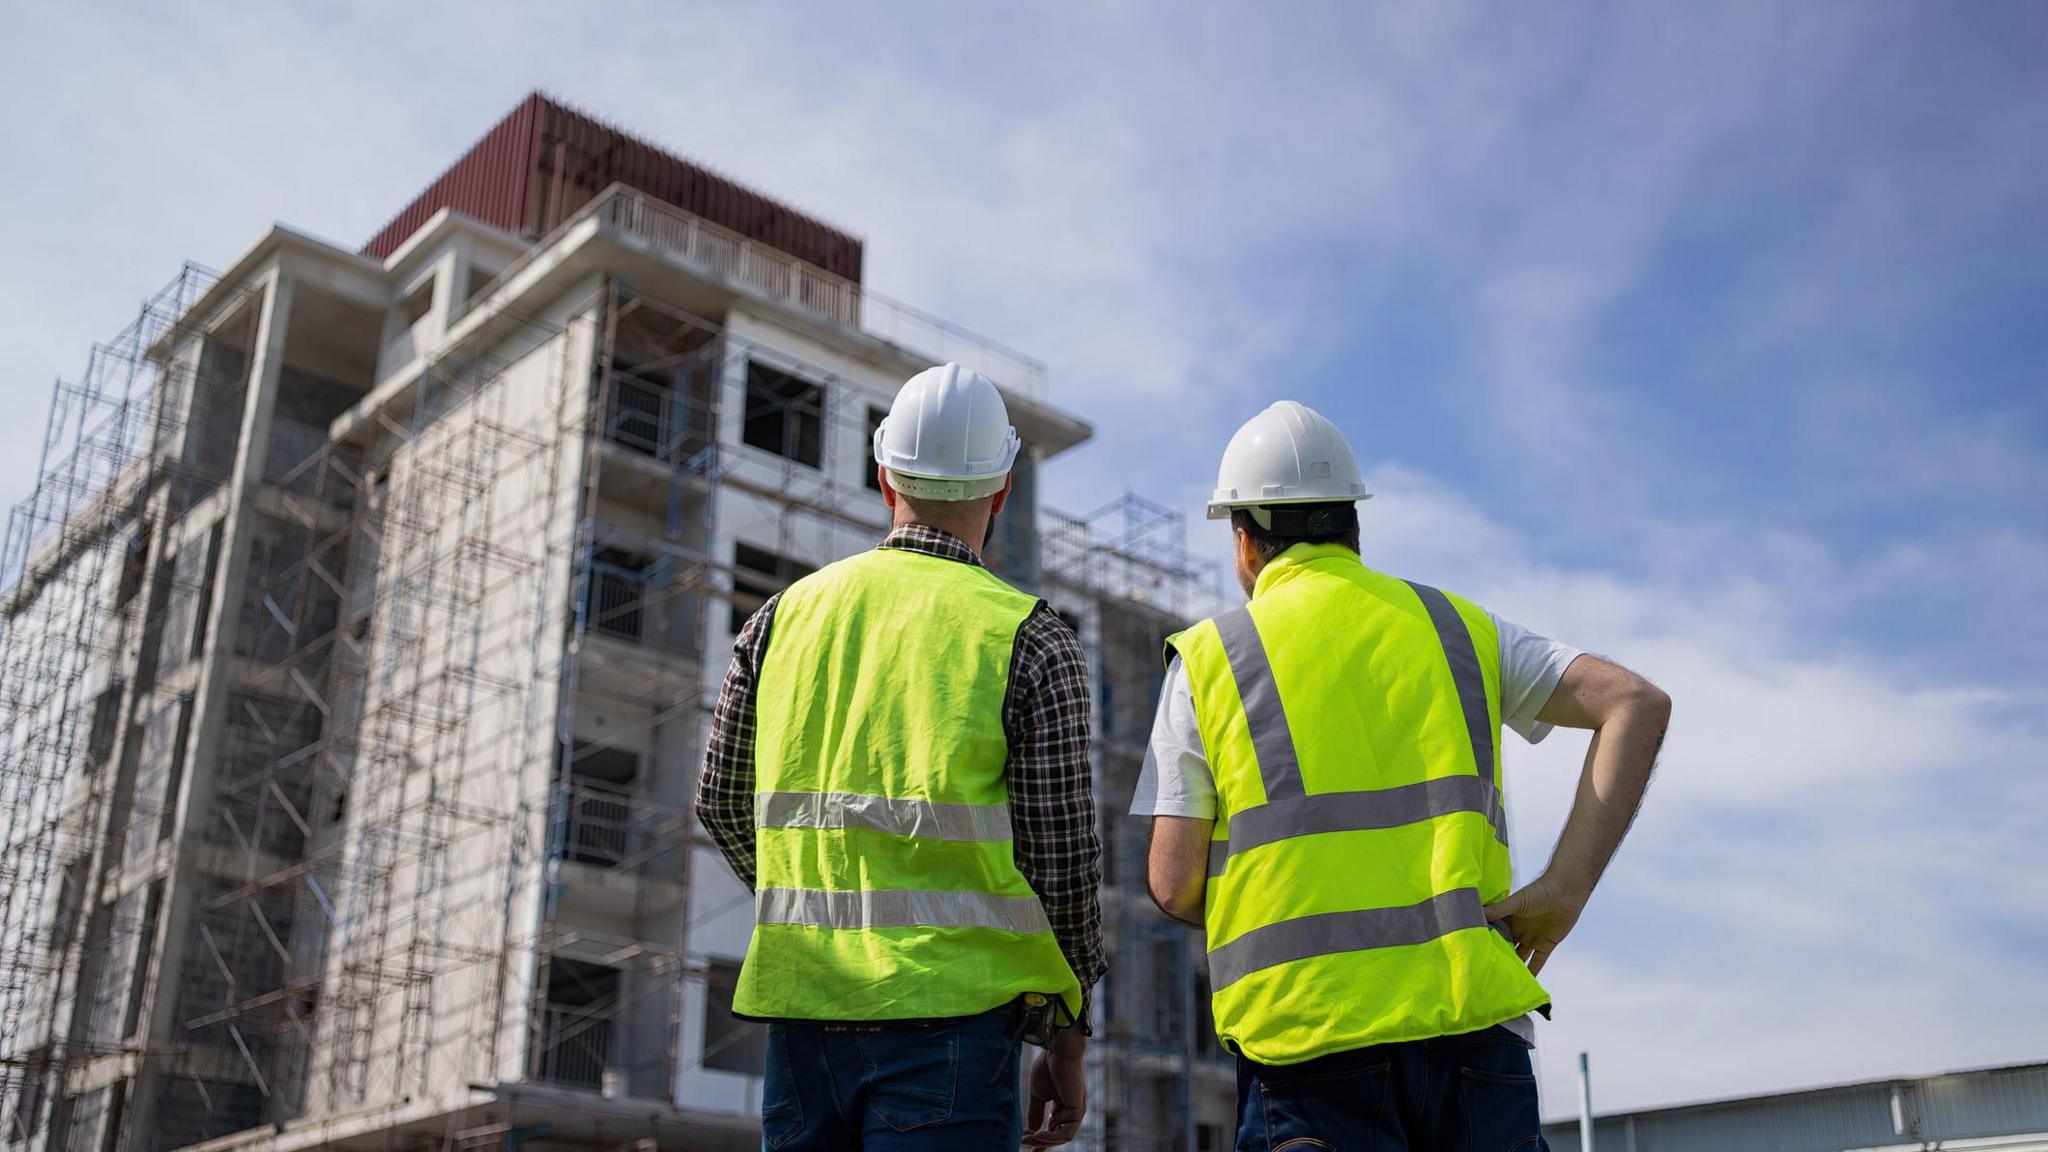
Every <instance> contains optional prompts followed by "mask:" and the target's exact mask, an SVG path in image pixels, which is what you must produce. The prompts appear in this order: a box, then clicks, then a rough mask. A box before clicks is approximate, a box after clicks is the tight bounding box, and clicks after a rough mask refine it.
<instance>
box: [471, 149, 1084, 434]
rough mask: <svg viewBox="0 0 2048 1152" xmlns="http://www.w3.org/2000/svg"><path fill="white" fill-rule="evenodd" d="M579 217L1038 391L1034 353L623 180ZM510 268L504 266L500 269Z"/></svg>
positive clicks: (1039, 367) (1041, 372)
mask: <svg viewBox="0 0 2048 1152" xmlns="http://www.w3.org/2000/svg"><path fill="white" fill-rule="evenodd" d="M587 216H595V217H596V218H597V219H598V220H599V221H601V222H602V223H603V225H604V226H605V227H607V228H609V229H612V230H614V231H617V232H622V233H625V234H627V235H630V236H634V237H637V238H638V239H640V240H643V241H645V242H646V243H648V244H650V245H652V246H653V247H656V248H659V249H661V250H662V251H663V252H665V253H667V254H669V255H671V256H674V257H677V258H679V259H680V260H682V261H683V262H684V263H687V264H690V265H693V266H694V267H696V268H699V269H701V270H703V271H705V272H707V273H710V274H712V275H715V276H718V277H721V278H724V279H726V280H730V281H733V282H734V283H737V284H742V285H744V286H746V287H748V288H751V289H753V290H754V291H756V292H759V293H761V294H762V295H764V296H767V297H768V298H769V299H771V300H777V301H780V302H782V303H786V304H792V305H795V306H796V307H798V308H801V309H803V310H804V311H806V312H809V313H811V314H812V315H814V316H817V317H819V318H821V319H824V320H829V321H832V322H834V323H837V324H841V325H844V326H846V327H848V328H853V329H856V330H858V331H862V332H865V333H867V334H868V335H871V336H874V337H877V338H879V339H882V340H886V341H888V342H889V343H891V344H895V345H897V346H899V347H901V348H904V349H906V350H909V351H911V352H913V353H915V354H916V355H918V356H919V357H922V358H925V359H929V360H932V361H934V362H939V361H956V362H958V363H960V364H962V365H964V366H966V367H968V368H973V369H975V370H976V371H979V372H983V373H986V374H987V375H988V376H989V377H990V378H991V379H993V380H995V381H996V383H998V384H1001V385H1003V386H1004V387H1006V388H1009V389H1011V390H1012V391H1014V392H1017V393H1018V394H1020V395H1023V396H1026V397H1029V398H1031V399H1033V400H1043V399H1044V398H1045V392H1046V385H1045V365H1044V364H1041V363H1039V362H1038V361H1037V360H1034V359H1032V358H1031V357H1029V356H1026V355H1024V354H1023V353H1021V352H1017V351H1014V350H1012V349H1009V348H1006V347H1004V346H1002V345H1001V344H998V343H996V342H995V341H993V340H990V339H988V338H986V337H983V336H977V335H975V334H974V333H972V332H969V331H967V330H966V329H964V328H960V327H958V326H957V325H954V324H949V323H947V322H946V321H944V320H941V319H939V318H938V317H936V316H934V315H932V314H931V313H929V312H926V311H923V310H922V309H919V308H913V307H911V306H910V305H908V304H904V303H902V302H900V301H897V300H892V299H890V298H889V297H887V296H884V295H883V294H881V293H879V292H876V291H874V290H872V289H869V288H865V287H862V286H861V285H859V284H857V283H855V282H853V281H851V280H848V279H846V278H845V277H843V276H837V275H834V274H833V273H830V272H827V271H825V270H824V269H823V268H819V267H817V266H816V265H812V264H806V263H804V262H803V261H801V260H798V259H797V258H796V257H794V256H791V255H789V254H788V253H786V252H783V251H780V250H779V249H776V248H773V247H770V246H768V245H765V244H760V243H756V242H755V241H753V240H749V239H747V238H746V237H744V236H742V235H740V234H739V233H737V232H733V231H730V230H729V229H725V228H721V227H719V226H718V225H716V224H713V223H712V222H711V221H709V220H706V219H704V218H703V217H701V216H697V215H694V214H692V213H689V212H685V211H683V210H682V209H680V208H677V207H675V206H673V205H670V204H665V203H663V202H662V201H660V200H656V199H654V198H653V197H651V196H647V195H645V194H644V193H641V192H640V191H638V190H636V189H633V188H629V187H627V186H626V185H623V184H614V185H612V186H611V188H609V189H607V190H606V191H605V192H604V194H602V195H600V196H599V197H598V198H597V199H595V200H593V201H591V202H590V203H589V204H588V205H585V206H584V208H583V209H582V210H581V211H579V212H577V213H576V215H575V216H573V217H571V218H570V219H569V220H568V221H567V222H565V223H564V224H563V225H562V227H563V228H564V229H567V228H570V227H572V226H574V225H576V224H578V223H580V222H581V221H582V220H583V219H584V218H585V217H587ZM538 247H539V248H545V247H546V244H545V243H543V244H541V245H539V246H538ZM517 268H518V265H514V267H513V268H510V269H507V270H506V275H508V276H509V275H511V274H512V273H513V272H514V271H516V270H517ZM503 279H504V277H500V280H503Z"/></svg>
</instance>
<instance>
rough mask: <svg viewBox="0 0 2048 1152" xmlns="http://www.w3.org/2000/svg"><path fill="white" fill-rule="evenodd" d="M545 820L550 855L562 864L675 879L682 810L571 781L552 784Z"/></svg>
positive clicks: (684, 827) (685, 819) (684, 820)
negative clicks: (550, 798) (552, 791)
mask: <svg viewBox="0 0 2048 1152" xmlns="http://www.w3.org/2000/svg"><path fill="white" fill-rule="evenodd" d="M548 816H549V820H550V823H551V825H552V831H551V832H550V844H551V852H552V853H553V854H556V855H559V856H561V857H563V858H564V859H568V860H573V861H575V862H577V863H579V864H589V865H591V866H593V867H597V868H603V869H608V870H614V871H619V872H622V873H632V874H634V875H640V876H653V877H660V876H671V877H672V876H675V875H678V874H679V868H680V863H679V861H678V857H679V855H680V854H681V852H682V845H683V842H684V840H685V838H686V834H687V832H688V829H689V816H688V813H687V811H686V810H684V809H681V808H672V807H669V806H667V805H663V804H657V803H654V802H653V801H649V800H640V799H635V798H634V797H632V796H630V795H628V794H626V793H625V792H622V791H619V790H618V789H616V788H613V787H610V786H607V785H605V784H601V783H592V782H589V781H587V780H583V779H577V778H573V777H572V778H571V779H570V780H569V781H566V782H558V783H557V784H556V785H555V791H554V798H553V801H552V803H551V804H550V806H549V813H548Z"/></svg>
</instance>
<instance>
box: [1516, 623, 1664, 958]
mask: <svg viewBox="0 0 2048 1152" xmlns="http://www.w3.org/2000/svg"><path fill="white" fill-rule="evenodd" d="M1537 719H1539V720H1541V721H1543V722H1544V723H1546V724H1557V725H1561V726H1563V727H1567V728H1590V729H1592V730H1593V739H1592V741H1591V743H1590V744H1588V746H1587V748H1586V766H1585V768H1584V769H1583V770H1582V771H1581V772H1580V773H1579V789H1578V794H1577V795H1576V796H1575V797H1574V798H1573V800H1572V810H1571V815H1570V816H1569V817H1567V818H1566V820H1565V824H1564V831H1563V833H1561V834H1560V835H1559V836H1558V839H1557V848H1556V850H1555V851H1553V852H1552V853H1551V856H1550V865H1549V867H1547V868H1545V869H1544V870H1543V875H1541V876H1538V877H1537V878H1536V879H1535V880H1533V881H1531V882H1530V883H1529V884H1528V885H1527V886H1526V887H1524V888H1522V889H1521V890H1519V891H1517V892H1515V893H1514V894H1513V895H1511V896H1509V897H1508V898H1507V899H1506V900H1503V901H1501V902H1500V903H1499V904H1495V905H1492V906H1490V907H1488V908H1487V910H1486V915H1487V918H1488V919H1489V920H1505V921H1507V927H1508V935H1509V936H1510V937H1512V938H1513V939H1514V941H1515V950H1516V951H1517V952H1518V953H1519V954H1520V955H1521V957H1522V959H1523V960H1524V961H1526V962H1527V963H1528V965H1529V971H1531V972H1540V971H1542V969H1543V964H1544V961H1545V960H1547V959H1548V958H1549V956H1550V953H1551V952H1553V951H1555V950H1556V948H1557V946H1558V944H1560V943H1562V942H1563V940H1564V938H1565V936H1566V934H1568V933H1569V932H1570V931H1571V930H1572V926H1573V925H1574V924H1576V923H1578V920H1579V914H1580V913H1581V912H1582V911H1584V910H1585V907H1586V901H1587V900H1588V899H1589V898H1591V896H1592V895H1593V888H1594V886H1595V885H1597V884H1598V883H1599V882H1600V876H1601V874H1602V873H1603V872H1605V871H1606V870H1607V862H1608V861H1609V860H1612V859H1613V858H1614V852H1615V850H1616V849H1617V848H1620V847H1621V841H1622V837H1624V836H1626V835H1627V834H1628V829H1629V825H1630V824H1631V823H1632V822H1634V820H1635V818H1636V811H1637V809H1638V808H1640V807H1641V806H1642V802H1643V792H1644V790H1645V789H1646V788H1648V787H1649V784H1650V771H1651V769H1652V768H1653V767H1655V765H1656V762H1657V750H1658V749H1659V748H1661V747H1662V746H1663V743H1664V729H1665V726H1666V725H1667V724H1669V723H1670V720H1671V697H1669V696H1666V695H1665V694H1664V693H1663V691H1662V690H1661V689H1659V688H1658V687H1657V686H1656V685H1654V684H1652V683H1650V682H1649V681H1648V680H1645V679H1643V678H1642V677H1640V676H1638V675H1636V674H1635V673H1633V672H1630V671H1629V670H1628V669H1626V668H1623V667H1621V666H1620V665H1617V664H1610V663H1608V662H1607V661H1605V660H1601V659H1599V658H1597V657H1594V656H1580V657H1578V658H1577V659H1575V660H1573V661H1572V663H1571V667H1569V668H1567V669H1565V673H1564V676H1563V677H1562V678H1560V679H1559V680H1558V682H1557V687H1556V689H1555V690H1553V691H1552V692H1551V694H1550V700H1549V701H1548V702H1547V703H1545V704H1544V706H1543V710H1542V711H1541V712H1539V713H1538V714H1537Z"/></svg>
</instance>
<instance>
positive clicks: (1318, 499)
mask: <svg viewBox="0 0 2048 1152" xmlns="http://www.w3.org/2000/svg"><path fill="white" fill-rule="evenodd" d="M1370 499H1372V493H1370V492H1358V493H1355V494H1353V495H1350V496H1285V497H1275V498H1271V499H1261V498H1258V497H1252V498H1249V499H1247V498H1245V497H1242V496H1227V495H1225V494H1224V493H1221V492H1218V493H1215V494H1214V495H1212V496H1210V497H1209V506H1208V512H1207V515H1206V516H1205V517H1204V518H1205V519H1209V520H1228V519H1230V514H1231V513H1232V512H1235V511H1236V510H1238V509H1239V508H1278V507H1281V506H1282V505H1285V504H1347V503H1348V504H1356V503H1358V502H1359V501H1361V500H1370Z"/></svg>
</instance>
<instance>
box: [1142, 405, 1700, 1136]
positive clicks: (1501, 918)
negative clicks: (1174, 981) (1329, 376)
mask: <svg viewBox="0 0 2048 1152" xmlns="http://www.w3.org/2000/svg"><path fill="white" fill-rule="evenodd" d="M1367 498H1368V496H1367V493H1366V490H1365V484H1364V481H1363V479H1362V477H1361V476H1360V474H1359V470H1358V463H1357V459H1356V457H1355V456H1354V455H1353V454H1352V451H1351V446H1350V444H1349V443H1348V442H1347V441H1346V440H1345V438H1344V434H1343V433H1342V432H1340V431H1339V430H1338V429H1337V427H1336V425H1334V424H1332V423H1331V422H1330V421H1329V420H1327V419H1325V418H1324V417H1323V416H1322V415H1320V414H1319V413H1317V412H1316V411H1314V410H1313V409H1311V408H1309V407H1307V406H1306V405H1303V404H1298V403H1295V402H1293V401H1281V402H1280V403H1278V404H1274V405H1273V406H1271V407H1270V408H1267V409H1266V410H1265V411H1264V412H1261V413H1259V414H1258V415H1257V416H1255V417H1253V418H1252V419H1251V420H1250V421H1249V422H1247V423H1246V424H1245V425H1244V426H1243V427H1242V428H1240V429H1239V430H1238V432H1237V434H1236V435H1235V436H1233V437H1232V438H1231V441H1230V444H1229V446H1228V447H1227V448H1225V449H1224V452H1223V463H1222V466H1221V468H1220V469H1219V470H1218V474H1217V479H1216V490H1215V494H1214V495H1213V496H1212V497H1211V498H1210V502H1209V516H1210V518H1212V519H1221V518H1224V517H1228V518H1229V519H1230V521H1231V533H1232V543H1233V551H1234V556H1235V562H1236V568H1237V576H1238V581H1239V583H1240V584H1241V585H1242V586H1243V587H1244V591H1245V595H1246V596H1248V597H1249V598H1250V602H1249V603H1248V604H1246V605H1245V606H1244V607H1242V608H1238V609H1236V610H1234V611H1230V612H1225V613H1223V614H1222V615H1220V616H1218V617H1216V618H1214V619H1211V620H1205V621H1203V622H1201V623H1200V624H1197V625H1195V626H1194V627H1192V628H1189V629H1187V630H1186V631H1183V632H1181V633H1178V634H1177V635H1174V636H1172V637H1170V638H1169V639H1168V640H1167V645H1168V659H1169V666H1168V671H1167V680H1166V686H1165V688H1164V689H1163V691H1162V693H1161V696H1160V702H1159V712H1158V715H1157V717H1156V719H1155V721H1154V725H1153V731H1152V739H1151V744H1150V746H1149V748H1148V750H1147V753H1146V758H1145V765H1144V768H1143V770H1142V773H1141V775H1140V779H1139V783H1138V788H1137V799H1136V801H1135V803H1134V804H1133V807H1132V812H1133V814H1134V815H1139V816H1150V817H1152V847H1151V856H1150V860H1149V863H1148V869H1147V871H1148V878H1149V880H1150V883H1151V890H1152V895H1153V898H1154V899H1155V900H1157V901H1158V903H1159V905H1160V907H1161V908H1162V909H1164V910H1165V911H1166V912H1167V913H1168V914H1169V915H1172V916H1175V917H1177V918H1179V919H1181V920H1184V921H1187V922H1188V923H1190V924H1194V925H1197V926H1200V927H1201V928H1202V929H1203V930H1204V933H1205V935H1206V938H1207V946H1208V976H1209V981H1208V983H1209V992H1210V997H1211V1001H1212V1007H1213V1009H1214V1015H1215V1020H1216V1030H1217V1034H1218V1035H1219V1036H1220V1037H1221V1038H1222V1040H1223V1042H1224V1044H1225V1046H1226V1047H1228V1048H1229V1049H1230V1050H1231V1051H1232V1052H1234V1053H1236V1055H1237V1058H1238V1135H1237V1147H1238V1148H1239V1149H1241V1150H1245V1152H1267V1150H1271V1149H1278V1148H1282V1147H1287V1148H1295V1147H1300V1148H1332V1147H1334V1148H1377V1149H1382V1150H1389V1149H1404V1148H1417V1149H1422V1148H1427V1149H1444V1150H1459V1149H1471V1150H1473V1152H1478V1150H1480V1149H1505V1148H1521V1147H1540V1146H1541V1138H1542V1137H1541V1132H1540V1129H1539V1127H1538V1119H1537V1112H1536V1086H1535V1078H1534V1076H1533V1074H1532V1071H1531V1066H1530V1059H1529V1048H1530V1045H1531V1043H1532V1036H1533V1025H1532V1024H1531V1022H1530V1019H1529V1014H1530V1013H1532V1012H1539V1011H1540V1012H1544V1013H1546V1014H1547V1012H1548V1010H1549V1006H1550V996H1549V994H1548V993H1547V992H1545V991H1544V990H1543V987H1542V986H1541V985H1540V984H1538V983H1537V981H1536V975H1537V973H1538V972H1540V971H1541V970H1542V968H1543V965H1544V962H1545V961H1546V960H1547V959H1548V957H1549V956H1550V954H1551V952H1552V951H1553V950H1554V949H1556V947H1557V946H1558V944H1559V943H1560V942H1561V941H1562V940H1563V939H1564V938H1565V935H1566V933H1568V932H1569V931H1571V928H1572V926H1573V924H1574V923H1576V922H1577V920H1578V918H1579V914H1580V912H1581V910H1582V909H1583V908H1584V907H1585V905H1586V900H1587V898H1588V897H1589V896H1590V895H1591V894H1592V891H1593V886H1594V884H1595V883H1596V882H1597V881H1598V880H1599V878H1600V874H1601V872H1602V871H1603V870H1604V869H1605V867H1606V865H1607V862H1608V860H1609V859H1610V858H1611V857H1612V856H1613V854H1614V851H1615V849H1616V847H1618V846H1619V845H1620V843H1621V838H1622V835H1623V834H1624V833H1625V832H1626V831H1627V830H1628V826H1629V823H1630V821H1631V820H1632V819H1633V818H1634V816H1635V812H1636V808H1637V806H1638V804H1639V803H1640V802H1641V800H1642V795H1643V790H1644V788H1645V787H1646V786H1647V784H1648V782H1649V777H1650V770H1651V767H1652V764H1653V763H1654V761H1655V759H1656V755H1657V749H1658V747H1659V745H1660V744H1661V742H1662V740H1663V736H1664V728H1665V724H1666V723H1667V721H1668V720H1669V717H1670V707H1671V702H1670V700H1669V698H1668V697H1666V696H1665V695H1664V694H1663V693H1662V692H1660V691H1659V690H1658V689H1657V688H1656V687H1654V686H1653V685H1651V684H1650V683H1649V682H1647V681H1645V680H1643V679H1642V678H1641V677H1639V676H1636V675H1635V674H1633V673H1631V672H1629V671H1627V670H1626V669H1623V668H1621V667H1619V666H1617V665H1615V664H1611V663H1609V662H1607V661H1605V660H1601V659H1598V658H1596V657H1593V656H1588V655H1585V654H1583V653H1581V652H1579V651H1578V650H1576V649H1573V648H1570V647H1567V646H1565V645H1563V644H1559V643H1557V642H1555V641H1551V640H1547V639H1545V638H1543V637H1541V636H1538V635H1536V634H1534V633H1532V632H1530V631H1529V630H1527V629H1525V628H1521V627H1519V626H1517V625H1514V624H1510V623H1508V622H1506V621H1503V620H1501V619H1499V618H1498V617H1496V616H1494V615H1492V614H1491V613H1489V612H1487V611H1485V610H1484V609H1482V608H1480V607H1479V606H1477V605H1475V604H1473V603H1472V602H1471V601H1469V600H1466V599H1464V598H1462V597H1459V596H1455V595H1452V594H1450V593H1447V592H1444V591H1441V590H1439V589H1436V588H1432V587H1430V586H1428V585H1426V584H1419V583H1415V582H1413V581H1406V580H1400V579H1397V578H1395V577H1392V576H1387V575H1383V574H1382V573H1379V572H1377V571H1374V570H1373V569H1371V568H1369V567H1367V566H1366V564H1365V562H1364V561H1363V560H1362V559H1361V557H1360V556H1359V522H1358V507H1357V505H1358V502H1359V501H1361V500H1364V499H1367ZM1558 724H1562V725H1566V726H1568V727H1575V728H1590V729H1592V730H1593V731H1594V737H1593V740H1592V742H1591V745H1590V748H1589V751H1588V753H1587V756H1586V762H1585V768H1584V770H1583V772H1582V773H1581V775H1580V780H1579V788H1578V796H1577V800H1576V802H1575V803H1574V804H1573V806H1572V811H1571V816H1570V818H1569V819H1568V820H1567V821H1566V824H1565V827H1564V831H1563V833H1562V835H1561V836H1560V837H1559V840H1558V843H1557V848H1556V851H1555V852H1554V854H1553V855H1552V857H1551V860H1550V864H1549V866H1548V867H1547V868H1546V869H1545V870H1544V871H1543V874H1542V875H1540V876H1538V877H1537V878H1536V879H1535V880H1533V881H1531V882H1530V883H1529V884H1527V885H1526V886H1524V887H1522V888H1519V889H1516V888H1514V886H1513V884H1512V876H1511V871H1510V865H1509V856H1508V844H1507V827H1508V823H1507V798H1506V795H1505V792H1504V789H1503V779H1502V774H1501V729H1502V727H1503V726H1506V727H1509V728H1513V729H1514V730H1515V731H1516V732H1518V733H1520V734H1521V735H1522V736H1523V737H1524V738H1526V739H1528V740H1530V741H1531V742H1534V741H1536V740H1540V739H1542V738H1543V736H1544V735H1545V734H1546V733H1548V731H1549V730H1550V728H1551V726H1553V725H1558Z"/></svg>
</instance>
